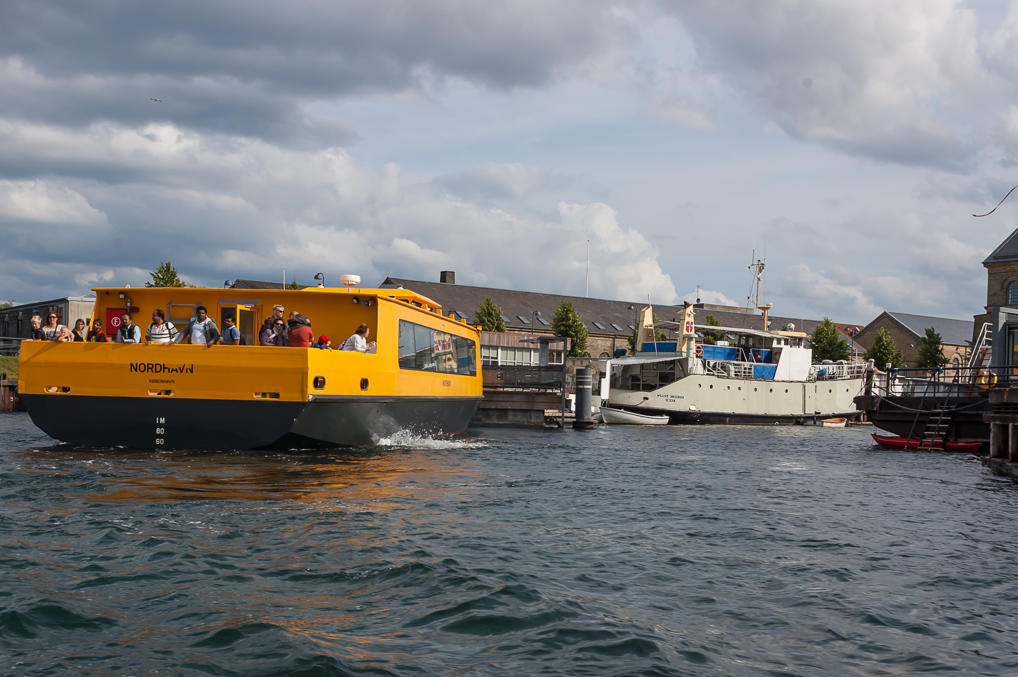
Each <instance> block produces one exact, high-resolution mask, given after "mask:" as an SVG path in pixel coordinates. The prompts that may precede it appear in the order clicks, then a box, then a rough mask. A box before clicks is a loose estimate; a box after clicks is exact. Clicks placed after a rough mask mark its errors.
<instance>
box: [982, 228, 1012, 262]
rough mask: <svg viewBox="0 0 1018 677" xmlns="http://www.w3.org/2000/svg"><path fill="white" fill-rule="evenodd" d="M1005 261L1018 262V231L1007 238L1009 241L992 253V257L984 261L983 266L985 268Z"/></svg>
mask: <svg viewBox="0 0 1018 677" xmlns="http://www.w3.org/2000/svg"><path fill="white" fill-rule="evenodd" d="M1003 261H1018V229H1015V231H1014V232H1013V233H1011V234H1010V235H1008V236H1007V239H1005V240H1004V241H1003V242H1001V243H1000V244H999V245H998V246H997V248H996V249H994V250H993V251H992V252H990V255H989V256H987V257H986V259H985V260H984V261H983V265H984V266H985V265H986V264H987V263H1001V262H1003Z"/></svg>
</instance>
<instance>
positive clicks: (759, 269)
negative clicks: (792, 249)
mask: <svg viewBox="0 0 1018 677" xmlns="http://www.w3.org/2000/svg"><path fill="white" fill-rule="evenodd" d="M753 257H754V258H756V250H755V249H754V250H753ZM765 266H766V264H765V263H764V261H763V260H762V259H756V261H755V262H754V263H751V264H749V269H750V270H752V271H753V292H754V297H753V305H755V306H756V309H757V310H762V311H763V330H764V331H769V330H768V328H767V312H768V311H769V310H770V309H771V308H773V307H774V305H773V304H771V303H765V304H764V305H760V279H761V278H762V277H763V271H764V267H765ZM747 300H748V299H747Z"/></svg>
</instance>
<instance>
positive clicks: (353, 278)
mask: <svg viewBox="0 0 1018 677" xmlns="http://www.w3.org/2000/svg"><path fill="white" fill-rule="evenodd" d="M339 282H340V284H342V285H343V286H344V287H356V286H357V285H359V284H360V283H361V276H360V275H340V276H339Z"/></svg>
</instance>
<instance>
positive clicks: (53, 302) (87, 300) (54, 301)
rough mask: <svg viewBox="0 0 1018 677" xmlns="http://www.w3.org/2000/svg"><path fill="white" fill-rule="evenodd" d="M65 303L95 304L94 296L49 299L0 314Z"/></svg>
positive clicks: (16, 307)
mask: <svg viewBox="0 0 1018 677" xmlns="http://www.w3.org/2000/svg"><path fill="white" fill-rule="evenodd" d="M65 301H75V302H78V303H95V297H94V296H62V297H60V298H58V299H49V300H47V301H32V302H31V303H19V304H17V305H15V306H9V307H7V308H2V309H0V312H5V313H6V312H11V311H14V312H17V311H19V310H20V311H24V310H29V309H35V308H39V307H40V306H55V305H57V304H58V303H64V302H65Z"/></svg>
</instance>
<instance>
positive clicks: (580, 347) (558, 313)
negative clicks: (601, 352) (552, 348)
mask: <svg viewBox="0 0 1018 677" xmlns="http://www.w3.org/2000/svg"><path fill="white" fill-rule="evenodd" d="M551 328H552V331H554V332H555V336H568V337H569V338H571V339H572V345H571V346H570V348H569V357H579V356H580V355H582V354H583V352H584V351H585V350H586V349H587V327H586V326H585V325H584V324H583V320H582V319H581V318H580V314H579V313H577V312H576V309H575V308H573V304H571V303H569V302H568V301H563V302H562V305H560V306H559V307H558V309H557V310H555V317H554V319H552V321H551Z"/></svg>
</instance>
